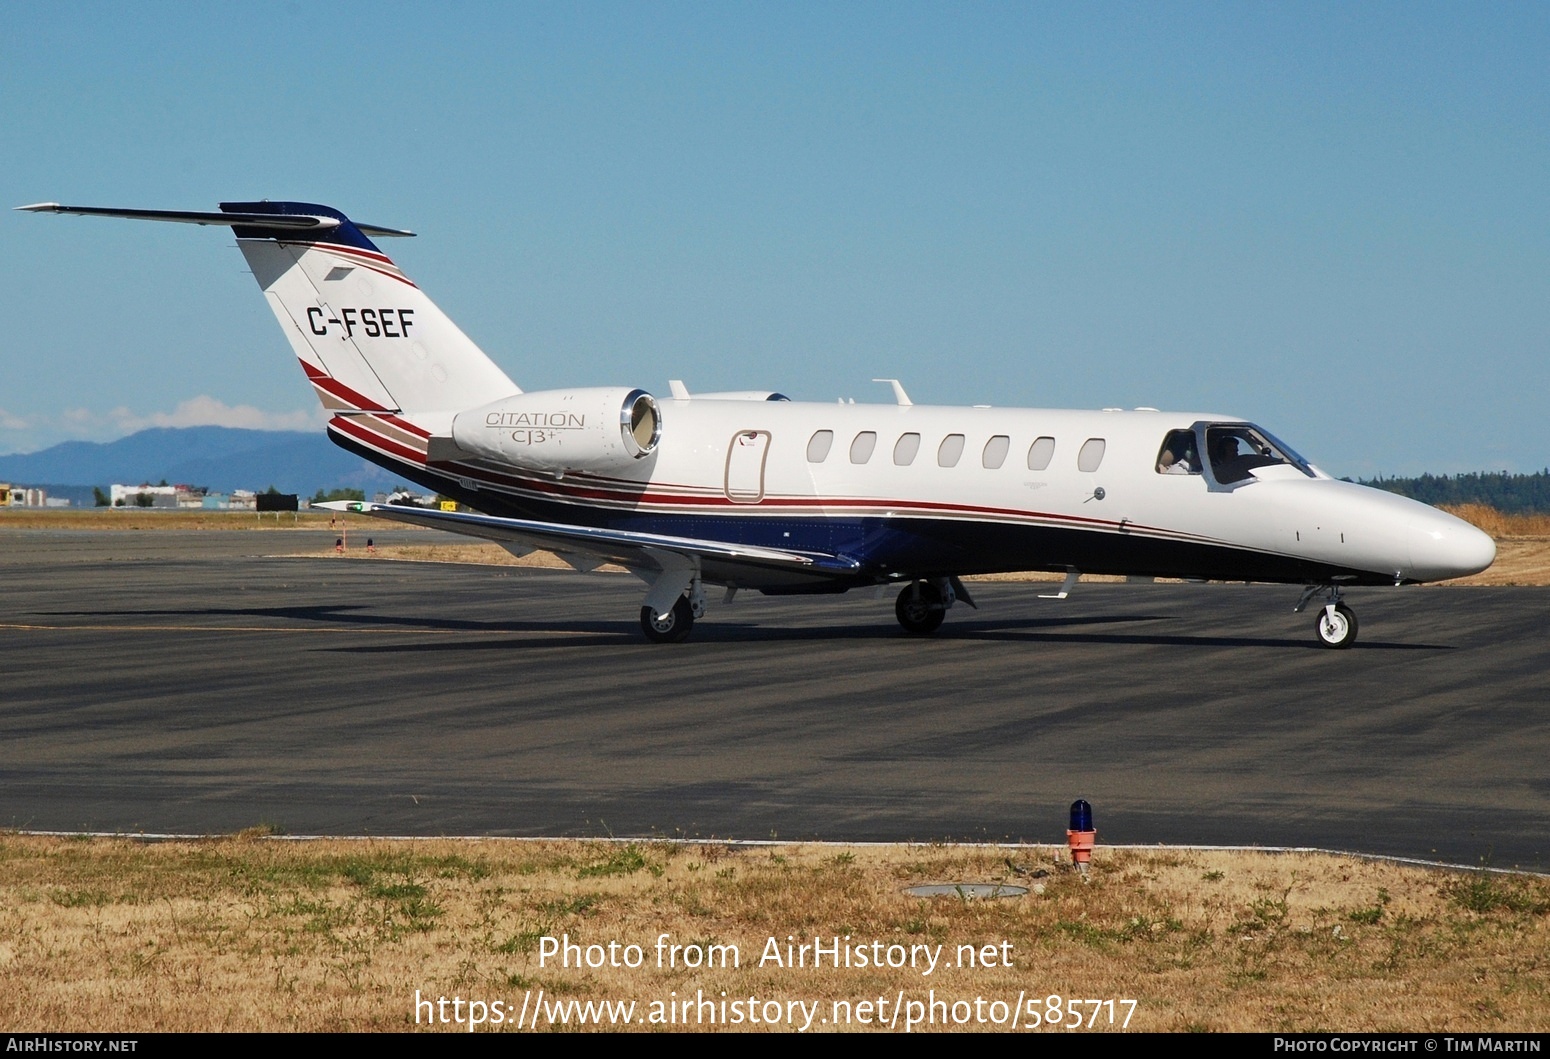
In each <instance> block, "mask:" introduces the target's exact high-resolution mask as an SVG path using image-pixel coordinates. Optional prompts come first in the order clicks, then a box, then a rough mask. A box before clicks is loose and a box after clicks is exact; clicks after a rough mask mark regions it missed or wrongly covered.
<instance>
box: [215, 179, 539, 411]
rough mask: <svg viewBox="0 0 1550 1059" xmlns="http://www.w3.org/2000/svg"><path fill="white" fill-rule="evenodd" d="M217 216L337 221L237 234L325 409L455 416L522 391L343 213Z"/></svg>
mask: <svg viewBox="0 0 1550 1059" xmlns="http://www.w3.org/2000/svg"><path fill="white" fill-rule="evenodd" d="M221 211H222V212H223V213H230V214H243V215H247V216H252V215H254V214H275V215H281V216H284V215H295V214H303V215H311V216H321V217H328V218H332V219H335V220H337V221H338V222H339V223H338V224H337V225H336V226H334V227H330V228H327V229H323V230H321V231H307V232H302V233H297V232H294V231H287V230H278V231H277V230H275V229H272V228H262V227H250V226H248V225H246V224H234V225H233V226H232V231H233V232H234V233H235V234H236V236H237V239H238V240H239V242H238V245H239V246H240V247H241V248H242V253H243V256H244V257H246V258H247V260H248V265H249V267H251V268H252V269H253V275H254V277H255V278H257V280H258V285H259V286H260V287H262V288H263V290H264V294H265V295H266V296H267V297H268V299H269V307H270V308H271V309H273V310H274V314H275V318H276V319H278V320H279V321H280V326H281V328H283V329H284V330H285V333H286V337H288V338H289V339H290V340H291V346H292V347H293V348H294V349H295V351H296V356H297V358H298V359H300V361H301V363H302V368H303V369H304V370H305V371H306V373H307V379H308V381H310V382H311V383H312V385H313V386H314V387H315V388H316V389H317V392H318V397H319V399H320V400H321V401H322V402H323V407H325V408H327V409H329V410H331V411H352V410H357V409H358V410H364V411H392V412H421V411H458V410H461V409H465V408H473V407H474V406H476V405H480V404H487V403H488V402H490V401H492V400H498V399H499V398H500V397H502V396H504V395H506V394H513V393H519V392H521V391H520V390H518V389H517V387H516V385H515V384H513V383H512V381H511V380H510V379H509V378H507V377H506V374H505V373H504V372H503V371H501V370H500V368H498V367H496V366H495V364H494V362H492V361H491V360H490V358H489V357H487V356H485V354H484V351H483V350H481V349H480V348H479V347H478V346H476V345H475V344H474V343H473V341H472V340H471V339H470V338H469V337H468V336H467V335H465V334H463V332H462V331H461V330H459V329H458V326H457V325H456V324H454V323H453V322H452V321H451V320H450V319H448V318H447V315H446V314H445V313H443V312H442V311H441V310H440V309H438V308H437V307H436V305H435V303H434V302H432V301H431V300H430V299H429V298H427V297H426V296H425V294H424V292H422V291H421V290H420V288H418V287H416V286H415V285H414V284H413V283H412V282H410V280H409V278H408V277H407V276H405V275H404V274H403V273H402V272H400V271H399V270H398V266H396V265H394V264H393V262H392V261H391V260H389V259H388V256H387V255H386V254H384V253H383V252H382V251H381V250H378V249H377V247H376V246H375V245H374V244H373V243H372V241H371V240H370V239H369V238H367V236H366V234H365V232H364V231H363V230H362V229H361V227H360V226H359V225H356V224H354V223H352V222H351V221H350V219H349V218H347V217H346V216H345V215H344V214H342V213H340V212H339V211H337V210H334V209H330V208H329V207H327V206H317V205H313V204H311V203H305V202H223V203H221ZM374 234H384V235H385V234H389V233H388V232H387V231H386V230H382V229H377V230H375V232H374ZM393 234H397V233H393Z"/></svg>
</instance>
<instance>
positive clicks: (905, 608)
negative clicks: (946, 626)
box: [893, 581, 947, 636]
mask: <svg viewBox="0 0 1550 1059" xmlns="http://www.w3.org/2000/svg"><path fill="white" fill-rule="evenodd" d="M893 612H894V614H895V615H896V616H897V617H898V619H899V624H900V625H902V626H904V631H905V632H907V633H911V634H912V635H915V636H925V635H927V634H928V633H933V632H936V631H937V629H939V628H941V627H942V621H943V620H944V619H945V618H946V617H947V608H946V607H944V606H943V605H942V593H941V592H939V591H938V590H937V587H936V586H935V585H933V584H932V583H931V582H930V581H917V582H915V583H914V584H912V585H906V586H904V591H902V592H900V593H899V601H898V602H897V603H895V604H894V605H893Z"/></svg>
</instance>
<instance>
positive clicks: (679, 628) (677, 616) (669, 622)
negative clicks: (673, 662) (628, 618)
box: [640, 596, 694, 643]
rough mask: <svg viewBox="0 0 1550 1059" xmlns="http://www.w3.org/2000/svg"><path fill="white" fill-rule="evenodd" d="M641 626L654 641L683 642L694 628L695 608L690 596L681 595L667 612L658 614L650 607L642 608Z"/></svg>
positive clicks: (647, 636) (648, 637)
mask: <svg viewBox="0 0 1550 1059" xmlns="http://www.w3.org/2000/svg"><path fill="white" fill-rule="evenodd" d="M640 628H641V631H642V632H644V633H645V634H646V639H648V640H650V641H651V642H652V643H683V642H684V641H685V640H687V639H688V638H689V633H690V631H691V630H693V628H694V608H693V607H692V606H690V604H689V597H688V596H679V597H678V602H677V603H674V604H673V609H672V610H670V611H668V612H667V613H666V614H658V613H657V612H656V611H654V610H652V609H651V608H650V607H642V608H640Z"/></svg>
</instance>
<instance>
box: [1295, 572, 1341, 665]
mask: <svg viewBox="0 0 1550 1059" xmlns="http://www.w3.org/2000/svg"><path fill="white" fill-rule="evenodd" d="M1320 592H1323V593H1325V594H1326V602H1325V603H1324V606H1322V607H1320V608H1319V612H1318V616H1317V617H1315V618H1314V620H1313V631H1314V632H1315V633H1316V634H1317V635H1318V638H1319V643H1321V644H1323V645H1324V646H1325V647H1330V648H1334V649H1335V650H1343V649H1344V648H1347V647H1350V646H1351V645H1352V644H1354V643H1355V642H1356V611H1354V610H1352V609H1351V608H1350V607H1348V606H1346V604H1345V603H1344V602H1343V601H1342V600H1341V598H1340V586H1339V585H1309V586H1308V587H1307V588H1306V589H1304V590H1303V593H1302V598H1301V599H1300V600H1298V601H1297V606H1296V607H1295V608H1293V610H1292V613H1293V614H1301V613H1302V612H1303V610H1304V609H1305V608H1306V607H1307V606H1308V603H1309V602H1310V601H1311V600H1312V599H1313V597H1314V596H1316V595H1318V594H1319V593H1320Z"/></svg>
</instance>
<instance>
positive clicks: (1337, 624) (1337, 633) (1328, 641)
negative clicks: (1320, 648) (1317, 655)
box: [1313, 603, 1356, 650]
mask: <svg viewBox="0 0 1550 1059" xmlns="http://www.w3.org/2000/svg"><path fill="white" fill-rule="evenodd" d="M1313 628H1314V631H1316V632H1317V633H1318V634H1319V643H1321V644H1323V645H1324V646H1325V647H1333V648H1335V649H1337V650H1338V649H1340V648H1345V647H1350V646H1351V645H1352V644H1354V643H1355V642H1356V612H1355V611H1354V610H1352V609H1351V608H1350V607H1348V606H1346V605H1345V604H1344V603H1332V604H1330V605H1328V606H1326V607H1324V608H1322V609H1321V610H1320V611H1319V613H1318V617H1316V618H1314V620H1313Z"/></svg>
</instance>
